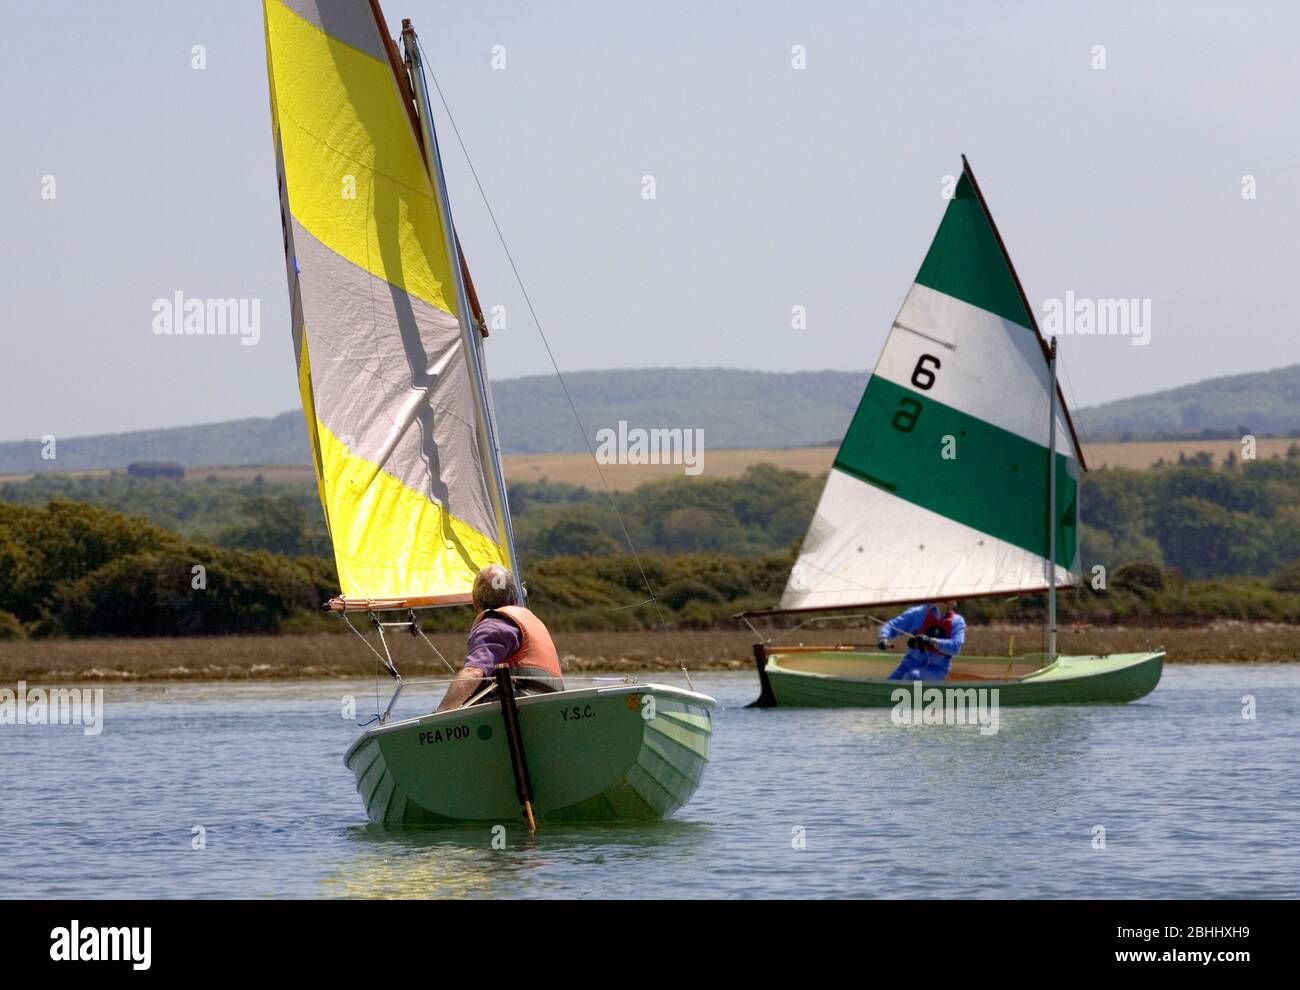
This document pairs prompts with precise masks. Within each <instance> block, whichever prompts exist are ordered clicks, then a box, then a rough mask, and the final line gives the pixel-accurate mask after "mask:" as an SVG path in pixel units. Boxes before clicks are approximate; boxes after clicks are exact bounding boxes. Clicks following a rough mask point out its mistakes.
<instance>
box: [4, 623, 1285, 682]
mask: <svg viewBox="0 0 1300 990" xmlns="http://www.w3.org/2000/svg"><path fill="white" fill-rule="evenodd" d="M874 635H875V633H874V629H867V628H835V629H830V628H827V629H818V630H813V629H808V628H805V629H799V630H794V631H791V632H787V633H785V634H784V635H782V634H781V632H780V631H777V632H775V633H774V639H775V643H774V645H776V646H780V645H798V644H805V645H814V644H826V645H833V644H836V643H869V642H871V641H872V640H873V638H874ZM430 638H431V639H432V640H433V642H434V644H435V645H436V646H437V647H438V649H439V650H440V651H441V652H442V654H443V656H444V657H446V658H447V660H448V662H450V663H451V664H453V665H454V666H456V667H459V666H460V663H461V660H462V658H463V656H464V637H463V636H460V635H452V634H437V635H434V636H431V637H430ZM371 642H374V640H373V637H371ZM753 642H754V637H753V635H752V634H751V633H750V632H749V631H748V630H735V629H713V630H680V631H669V632H665V631H653V632H646V631H630V632H610V631H600V632H565V633H558V634H557V635H556V645H557V646H558V647H559V649H560V652H561V654H562V656H563V660H564V666H565V669H566V670H568V671H570V672H573V673H593V672H610V673H635V672H652V671H669V670H676V669H678V667H679V665H680V664H685V665H686V666H687V667H688V668H689V669H691V670H745V669H748V668H749V667H750V666H751V665H752V663H753V660H752V655H753V654H752V644H753ZM1043 642H1044V640H1043V630H1042V628H1041V627H1040V626H1009V625H991V626H981V627H973V628H971V629H970V630H969V632H968V634H967V646H966V652H967V653H970V654H980V655H993V656H1003V655H1005V654H1007V653H1008V651H1009V650H1012V651H1014V652H1016V653H1034V652H1038V651H1041V650H1042V649H1043ZM389 643H390V646H391V649H392V652H393V658H394V660H395V661H396V662H397V665H398V668H399V669H400V670H401V671H402V673H403V674H404V675H408V676H414V675H421V676H425V677H429V676H438V675H440V674H441V675H446V674H448V673H449V671H448V668H447V667H446V666H445V665H444V664H443V662H442V661H441V660H440V659H439V658H438V657H437V656H436V655H435V654H433V653H432V652H431V651H430V650H429V648H428V647H427V646H425V645H424V643H423V642H421V641H419V640H416V639H413V638H412V637H411V636H409V635H408V634H406V633H404V632H402V631H401V630H396V631H393V632H390V633H389ZM1158 646H1163V647H1164V648H1165V649H1166V650H1167V651H1168V660H1169V662H1170V663H1211V662H1229V663H1279V662H1288V661H1290V662H1294V661H1296V660H1300V626H1295V625H1284V624H1281V623H1264V622H1217V623H1213V624H1210V625H1206V626H1200V627H1192V628H1169V627H1149V628H1148V627H1136V626H1085V627H1071V626H1064V627H1062V629H1061V633H1060V642H1059V648H1060V650H1061V652H1062V653H1072V654H1091V653H1133V652H1137V651H1141V650H1148V649H1153V648H1155V647H1158ZM377 666H378V661H377V660H376V658H375V657H374V655H373V654H371V653H370V652H369V651H368V650H367V649H366V647H365V646H364V645H362V644H361V643H360V642H359V641H358V640H357V638H356V637H355V636H351V635H339V634H324V633H321V634H311V635H301V636H219V637H191V638H156V639H78V640H63V639H51V640H31V641H19V642H0V683H13V682H15V681H18V680H24V679H25V680H29V681H35V680H39V681H44V682H60V681H85V680H108V681H134V680H172V681H181V680H249V679H268V680H269V679H307V678H327V677H357V676H362V675H366V674H370V673H373V672H374V671H375V670H376V668H377Z"/></svg>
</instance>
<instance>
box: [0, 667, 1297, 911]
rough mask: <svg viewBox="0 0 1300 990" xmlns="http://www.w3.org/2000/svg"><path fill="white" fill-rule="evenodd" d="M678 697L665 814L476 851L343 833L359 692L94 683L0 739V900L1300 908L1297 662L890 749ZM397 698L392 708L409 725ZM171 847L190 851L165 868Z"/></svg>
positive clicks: (1204, 670) (480, 844) (876, 726)
mask: <svg viewBox="0 0 1300 990" xmlns="http://www.w3.org/2000/svg"><path fill="white" fill-rule="evenodd" d="M668 680H672V679H671V678H668ZM695 682H696V686H697V688H699V689H700V690H703V691H707V692H709V693H710V694H713V695H714V696H715V697H717V698H718V700H719V702H720V706H719V710H718V712H717V714H716V718H715V722H714V733H715V734H714V756H713V762H712V764H711V765H710V767H709V770H708V773H707V775H706V776H705V779H704V784H703V786H702V787H701V788H700V790H699V792H698V793H697V794H696V796H695V799H694V801H692V802H691V803H690V804H689V805H687V807H686V808H684V809H682V811H680V812H679V813H678V815H677V817H676V818H675V819H673V820H670V821H667V822H661V823H655V824H648V825H627V826H603V827H576V826H568V827H556V828H548V829H544V830H543V831H542V832H540V833H539V834H538V835H537V836H535V837H529V836H528V835H527V834H526V833H525V832H522V831H520V830H519V829H511V831H510V832H509V835H508V846H507V848H506V849H504V850H493V849H492V848H491V844H490V839H491V836H490V833H489V830H488V829H487V828H486V827H474V828H456V829H441V830H430V831H414V830H406V831H400V830H393V831H390V830H385V829H383V828H380V827H378V826H374V825H369V824H367V822H366V818H365V812H364V810H363V808H362V806H361V801H360V799H359V798H358V797H357V795H356V792H355V790H354V788H353V781H352V775H351V773H350V772H349V771H347V770H346V769H345V768H344V767H343V764H342V755H343V751H344V749H345V748H346V747H347V745H348V743H349V742H350V741H351V740H352V738H353V737H354V736H355V735H356V733H357V731H358V730H357V725H356V723H357V722H358V721H362V720H364V719H365V718H366V716H367V714H368V713H369V712H372V711H373V710H374V697H375V692H374V682H373V681H370V680H367V681H355V682H342V681H329V682H315V683H293V684H285V683H270V684H253V685H247V684H193V685H189V684H182V685H156V686H150V685H138V686H122V687H108V688H106V713H105V725H104V731H103V733H102V735H100V736H98V737H88V736H86V735H84V734H83V733H82V731H81V729H80V728H78V727H75V726H58V727H35V726H17V727H15V726H2V727H0V760H2V761H3V766H4V771H5V775H4V776H5V783H6V794H5V800H4V802H3V811H2V812H0V884H3V889H4V890H5V891H6V893H7V895H8V896H64V897H107V896H125V897H159V896H161V897H954V896H957V897H1193V898H1204V897H1295V896H1297V895H1300V857H1297V856H1296V855H1295V837H1296V835H1297V827H1298V826H1300V811H1298V810H1297V809H1298V803H1300V773H1297V750H1298V749H1300V747H1297V738H1298V733H1300V665H1298V664H1289V665H1281V666H1277V665H1259V666H1243V665H1231V666H1229V665H1215V666H1198V667H1177V666H1175V667H1172V668H1168V667H1167V668H1166V670H1165V675H1164V679H1163V680H1162V682H1161V684H1160V687H1159V688H1157V690H1156V692H1155V693H1154V694H1153V695H1151V696H1149V697H1148V698H1147V699H1145V700H1144V701H1143V702H1140V703H1137V704H1131V705H1124V706H1114V707H1084V708H1037V709H1034V708H1019V709H1017V708H1011V709H1004V710H1003V711H1002V713H1001V730H1000V731H999V732H998V733H997V734H996V735H994V736H982V735H980V734H979V732H978V730H977V729H976V728H974V727H957V726H951V727H950V726H928V727H915V728H905V727H897V726H895V725H893V724H892V723H891V721H890V718H889V712H888V711H885V710H881V711H863V710H860V711H853V710H824V711H823V710H799V709H776V710H770V711H757V710H745V709H744V708H743V707H742V706H743V705H744V704H745V703H746V702H747V701H749V700H750V699H751V698H752V697H753V696H754V695H755V693H756V690H755V684H754V677H753V675H752V674H713V675H707V674H705V675H698V676H697V677H696V678H695ZM381 689H382V690H384V691H387V690H388V685H387V683H384V684H381ZM347 694H353V695H355V696H356V698H357V708H358V711H359V712H361V715H360V716H359V717H357V718H353V719H350V720H344V719H343V718H342V717H341V715H340V713H341V705H342V701H341V699H342V698H343V696H344V695H347ZM1246 695H1252V696H1254V698H1255V704H1256V708H1257V717H1256V718H1255V719H1253V720H1248V719H1244V718H1243V717H1242V707H1243V701H1242V699H1243V696H1246ZM410 696H411V697H410V702H411V703H408V704H405V705H404V706H403V707H402V710H403V711H406V712H411V711H413V710H414V709H415V708H419V707H421V705H420V702H421V698H420V696H419V695H418V694H417V693H416V691H415V690H414V689H411V690H410ZM429 697H430V696H428V695H425V696H424V699H423V700H424V702H425V705H424V707H425V708H426V710H427V702H428V699H429ZM195 826H202V827H203V828H204V829H205V830H206V848H202V849H193V848H191V844H192V837H193V832H192V830H193V828H194V827H195ZM1098 826H1100V827H1102V828H1104V829H1105V848H1104V849H1099V848H1094V845H1095V844H1096V843H1095V839H1094V833H1095V831H1096V829H1097V827H1098ZM800 836H802V839H803V843H802V844H803V846H804V848H796V846H797V845H799V844H800V842H799V837H800Z"/></svg>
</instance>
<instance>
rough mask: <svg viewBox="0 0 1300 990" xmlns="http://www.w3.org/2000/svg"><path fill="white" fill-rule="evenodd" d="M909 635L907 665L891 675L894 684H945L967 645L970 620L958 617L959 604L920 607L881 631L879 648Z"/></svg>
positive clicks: (906, 655)
mask: <svg viewBox="0 0 1300 990" xmlns="http://www.w3.org/2000/svg"><path fill="white" fill-rule="evenodd" d="M904 633H907V634H909V635H908V640H907V646H908V650H907V653H906V654H904V656H903V662H902V663H900V664H899V665H898V667H897V669H896V670H895V671H894V672H893V673H892V674H890V675H889V679H890V680H891V681H941V680H943V679H944V678H945V677H947V676H948V665H949V664H950V663H951V662H952V658H953V657H954V656H956V655H957V654H958V653H960V652H961V648H962V645H963V644H964V643H965V642H966V620H965V619H963V618H962V617H961V616H960V615H958V614H957V603H956V602H955V601H941V602H934V603H932V604H927V605H916V606H913V607H912V608H909V609H908V610H907V611H905V612H904V613H903V614H902V615H900V616H898V617H897V618H894V619H891V620H890V621H888V622H886V623H885V624H884V625H883V626H881V627H880V639H879V642H878V644H877V645H878V646H879V647H880V649H882V650H887V649H889V641H890V640H891V639H893V638H894V637H896V636H902V635H903V634H904Z"/></svg>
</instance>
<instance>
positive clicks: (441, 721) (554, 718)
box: [343, 684, 716, 825]
mask: <svg viewBox="0 0 1300 990" xmlns="http://www.w3.org/2000/svg"><path fill="white" fill-rule="evenodd" d="M715 704H716V702H715V701H714V700H713V699H712V698H710V697H708V696H707V695H703V694H697V693H695V692H692V691H684V690H681V689H680V688H674V687H667V686H664V685H659V684H619V685H615V686H610V687H595V688H586V689H581V690H575V691H561V692H557V693H555V694H541V695H532V696H528V697H521V698H519V699H518V708H519V724H520V729H521V735H522V737H523V744H524V753H525V756H526V759H527V764H528V771H529V775H530V777H531V779H532V784H533V798H534V799H533V810H534V813H535V815H536V816H537V818H538V820H539V821H541V822H543V823H558V822H617V821H651V820H655V819H659V818H664V817H666V816H668V815H671V814H672V813H673V812H675V811H676V810H677V809H679V808H680V807H682V805H684V804H686V802H687V801H689V800H690V799H691V796H692V795H693V794H694V793H695V790H696V788H697V787H699V785H700V781H701V780H702V779H703V776H704V768H705V766H706V765H707V764H708V761H709V749H710V741H711V737H712V732H713V708H714V706H715ZM343 762H344V763H345V764H346V765H347V767H348V769H349V770H351V771H352V773H353V775H354V776H355V777H356V782H357V792H358V793H359V794H360V795H361V800H362V801H363V802H364V803H365V806H366V812H367V814H368V815H369V816H370V820H371V821H373V822H378V823H381V824H385V825H440V824H452V823H464V822H496V821H518V820H519V817H520V805H519V800H518V797H517V795H516V793H515V781H514V775H513V772H512V769H511V763H510V753H509V750H508V749H507V745H506V735H505V729H504V725H503V722H502V718H501V706H500V705H499V704H495V703H494V704H486V705H474V706H472V707H470V708H460V709H456V710H454V711H448V712H440V713H432V714H428V715H423V716H420V717H418V718H411V719H404V720H402V721H398V722H391V723H388V724H384V725H378V726H375V727H373V728H371V729H368V730H367V731H366V732H364V733H362V735H361V736H360V737H359V738H358V739H357V740H356V741H355V742H354V743H353V744H352V745H351V746H350V747H349V748H348V751H347V754H346V755H345V756H344V758H343Z"/></svg>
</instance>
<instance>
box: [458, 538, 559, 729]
mask: <svg viewBox="0 0 1300 990" xmlns="http://www.w3.org/2000/svg"><path fill="white" fill-rule="evenodd" d="M472 594H473V598H474V607H475V608H476V609H478V614H477V615H476V616H475V617H474V624H473V625H472V626H471V627H470V630H469V643H468V645H467V647H466V651H465V666H464V667H462V668H461V670H460V673H458V674H457V675H456V677H455V679H454V680H453V681H452V682H451V686H450V687H449V688H448V689H447V694H446V695H445V696H444V697H443V699H442V702H441V704H439V705H438V711H440V712H441V711H446V710H447V709H449V708H459V707H460V706H461V705H463V704H464V703H465V702H466V701H468V700H469V699H470V698H471V697H473V695H474V694H475V693H476V692H477V691H478V690H479V688H481V687H482V686H483V682H484V678H490V677H491V676H492V671H493V669H494V668H495V667H496V666H497V665H498V664H503V663H504V664H507V665H508V666H509V667H510V668H511V670H512V673H513V675H514V677H515V678H516V680H515V688H516V690H517V691H518V692H519V693H520V694H530V693H532V694H535V693H538V692H544V691H562V690H564V682H563V681H562V680H561V679H560V655H559V654H558V653H557V652H556V650H555V644H554V643H553V642H552V641H551V634H550V633H549V632H548V631H547V629H546V625H545V623H543V622H542V620H541V619H539V618H538V617H537V616H536V615H534V614H533V613H532V612H530V611H529V610H528V609H526V608H524V607H523V606H522V605H517V604H516V602H518V601H519V586H518V584H517V583H516V581H515V576H514V575H513V574H511V573H510V571H508V570H507V569H506V568H504V567H502V566H501V565H500V564H489V565H488V566H487V567H484V568H483V569H482V570H481V571H479V572H478V575H477V576H476V577H475V578H474V590H473V592H472ZM521 678H523V679H521Z"/></svg>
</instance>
